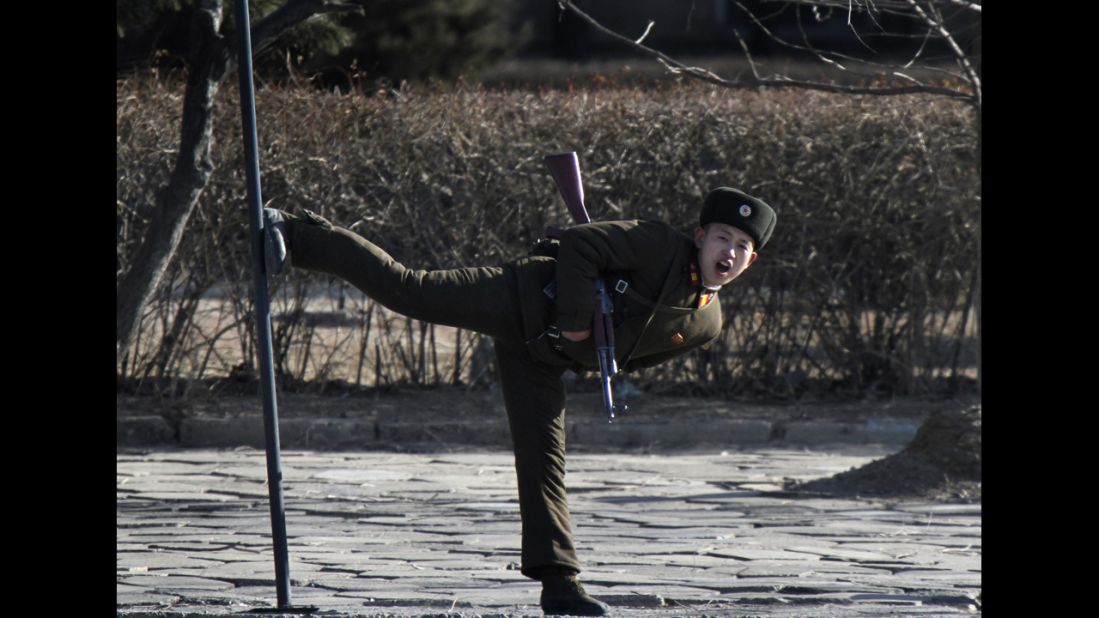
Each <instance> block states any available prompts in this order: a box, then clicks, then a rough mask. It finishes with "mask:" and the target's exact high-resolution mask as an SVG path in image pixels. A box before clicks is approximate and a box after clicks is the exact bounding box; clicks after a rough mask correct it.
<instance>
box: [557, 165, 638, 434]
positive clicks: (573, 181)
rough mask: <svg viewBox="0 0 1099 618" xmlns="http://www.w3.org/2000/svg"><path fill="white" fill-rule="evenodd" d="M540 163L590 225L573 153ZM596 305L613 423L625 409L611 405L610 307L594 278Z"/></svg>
mask: <svg viewBox="0 0 1099 618" xmlns="http://www.w3.org/2000/svg"><path fill="white" fill-rule="evenodd" d="M543 161H545V163H546V167H548V168H549V170H550V174H551V175H552V176H553V181H554V182H555V183H556V184H557V190H558V191H560V193H561V197H563V198H564V199H565V206H566V207H568V209H569V214H571V215H572V218H573V220H574V221H576V223H590V222H591V216H589V215H588V209H587V208H586V207H585V206H584V185H583V184H582V183H581V181H580V160H579V158H577V156H576V153H575V152H564V153H560V154H552V155H547V156H546V157H545V158H544V159H543ZM595 287H596V303H595V315H594V316H593V319H592V336H593V337H594V338H595V354H596V357H597V358H598V360H599V379H600V382H601V383H602V390H603V406H604V407H605V408H606V410H607V421H608V422H612V421H613V420H614V414H615V412H616V411H620V412H625V411H626V406H625V405H622V404H615V403H614V391H613V389H612V388H611V378H613V377H614V375H615V374H616V373H618V363H617V362H616V361H615V358H614V321H613V319H612V316H613V314H614V305H613V304H612V302H611V296H610V294H609V293H607V284H606V283H605V282H604V281H603V278H602V277H600V276H597V277H596V279H595Z"/></svg>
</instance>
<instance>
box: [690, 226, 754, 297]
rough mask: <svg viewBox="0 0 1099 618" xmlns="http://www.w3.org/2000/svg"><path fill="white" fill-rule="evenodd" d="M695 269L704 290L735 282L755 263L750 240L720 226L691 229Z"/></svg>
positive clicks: (726, 227)
mask: <svg viewBox="0 0 1099 618" xmlns="http://www.w3.org/2000/svg"><path fill="white" fill-rule="evenodd" d="M695 246H696V247H698V268H699V270H701V271H702V282H703V283H704V284H705V285H706V286H707V287H720V286H723V285H725V284H726V283H729V282H730V281H732V280H733V279H736V278H737V277H739V276H740V275H741V273H743V272H744V271H745V270H747V269H748V267H749V266H751V265H752V262H754V261H756V258H757V257H759V255H758V254H757V253H756V252H755V251H754V249H755V245H754V243H753V242H752V237H751V236H749V235H748V234H747V233H746V232H744V231H742V230H740V229H739V228H735V227H733V226H731V225H726V224H724V223H711V224H709V225H707V226H706V228H705V229H703V228H696V229H695Z"/></svg>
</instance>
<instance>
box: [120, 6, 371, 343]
mask: <svg viewBox="0 0 1099 618" xmlns="http://www.w3.org/2000/svg"><path fill="white" fill-rule="evenodd" d="M347 11H358V12H361V7H357V6H354V5H347V4H343V3H341V2H336V1H333V0H289V1H288V2H287V3H286V4H284V5H282V6H281V7H279V8H278V9H277V10H275V11H273V12H272V13H271V14H270V15H268V16H267V17H265V18H264V19H262V20H261V21H259V22H257V23H256V24H254V25H253V27H252V35H253V36H252V49H253V51H254V53H259V52H260V51H262V50H263V49H264V48H265V47H267V46H268V45H269V44H271V43H272V42H273V41H274V40H275V39H276V38H277V37H278V36H279V35H280V34H282V33H283V32H285V31H287V30H289V29H290V28H292V27H294V26H296V25H297V24H299V23H301V22H303V21H305V20H306V19H308V18H310V17H312V16H314V15H317V14H321V13H333V12H347ZM221 22H222V0H200V1H199V2H198V6H197V8H196V9H195V16H194V21H193V23H192V28H193V32H192V41H193V42H194V43H193V44H194V47H193V48H192V51H191V58H190V69H189V74H188V78H187V88H186V90H185V91H184V94H183V119H182V123H181V124H182V127H181V130H180V141H179V156H178V157H177V158H176V164H175V168H174V169H173V170H172V175H171V177H170V178H169V180H168V184H167V185H166V186H165V187H164V188H163V189H161V190H160V192H159V194H158V197H157V208H156V209H155V211H154V212H153V216H152V220H151V221H150V222H149V230H148V232H147V233H146V236H145V239H144V241H143V242H142V243H141V246H140V247H139V248H138V250H137V254H136V255H135V256H134V259H133V266H132V267H131V269H130V271H129V272H128V273H126V275H125V276H124V277H123V279H122V281H121V283H119V285H118V289H117V290H115V358H116V360H119V361H120V360H121V359H122V358H124V357H125V356H126V351H127V350H128V349H129V347H130V343H131V342H132V341H133V339H134V335H135V334H136V332H137V328H138V324H139V322H140V321H141V313H142V311H143V309H144V307H145V305H146V303H148V301H149V299H150V298H151V297H152V295H153V292H154V291H156V288H157V286H158V285H159V284H160V279H161V277H162V276H163V275H164V271H165V270H166V269H167V268H168V262H170V261H171V259H172V256H173V255H174V254H175V251H176V248H177V247H178V246H179V241H180V239H181V238H183V230H184V229H185V228H186V227H187V220H188V219H189V218H190V216H191V212H192V211H193V210H194V208H195V204H197V203H198V199H199V196H201V195H202V190H203V189H204V188H206V183H207V182H208V181H209V179H210V174H211V172H212V171H213V163H212V159H211V156H210V152H211V148H212V146H213V123H214V108H213V106H214V96H215V95H216V94H217V91H218V87H219V86H220V85H221V80H222V79H224V77H225V75H226V73H227V72H228V70H229V68H230V67H231V66H234V65H235V64H236V54H235V52H234V50H233V47H232V46H231V45H229V44H228V43H227V42H226V40H225V37H223V36H222V35H221V34H220V33H219V30H220V28H221Z"/></svg>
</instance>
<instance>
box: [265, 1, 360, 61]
mask: <svg viewBox="0 0 1099 618" xmlns="http://www.w3.org/2000/svg"><path fill="white" fill-rule="evenodd" d="M354 12H358V13H362V12H363V8H362V7H361V6H359V5H356V4H348V3H345V2H336V1H335V0H290V1H289V2H287V3H286V4H284V5H282V6H280V7H279V8H277V9H275V11H274V12H272V13H271V14H270V15H268V16H266V17H264V18H263V19H261V20H259V21H258V22H256V24H255V25H254V26H253V27H252V51H253V53H259V52H260V51H263V49H265V48H266V47H267V46H269V45H270V44H271V43H273V42H274V41H275V39H277V38H278V37H279V36H280V35H281V34H282V33H284V32H286V31H287V30H289V29H290V28H293V27H294V26H296V25H298V24H299V23H301V22H303V21H305V20H307V19H309V18H311V17H314V16H316V15H322V14H324V13H354Z"/></svg>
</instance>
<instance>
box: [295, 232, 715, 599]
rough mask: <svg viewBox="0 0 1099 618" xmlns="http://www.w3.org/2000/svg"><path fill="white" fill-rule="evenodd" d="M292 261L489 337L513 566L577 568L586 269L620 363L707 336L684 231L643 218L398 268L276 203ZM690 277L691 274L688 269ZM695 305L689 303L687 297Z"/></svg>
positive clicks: (711, 325)
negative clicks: (283, 214) (608, 304)
mask: <svg viewBox="0 0 1099 618" xmlns="http://www.w3.org/2000/svg"><path fill="white" fill-rule="evenodd" d="M287 232H288V233H287V237H288V241H289V242H288V244H289V255H290V261H291V264H292V265H293V266H295V267H298V268H305V269H310V270H316V271H321V272H325V273H329V274H332V275H335V276H338V277H340V278H342V279H344V280H346V281H348V282H349V283H351V284H353V285H355V286H356V287H358V288H359V289H360V290H362V291H363V292H365V293H366V294H367V295H368V296H369V297H371V298H372V299H374V300H375V301H377V302H379V303H381V304H382V305H384V306H386V307H388V308H389V309H391V310H393V311H396V312H398V313H401V314H403V315H407V316H409V317H413V318H416V319H419V320H423V321H427V322H434V323H438V324H444V325H450V326H456V327H460V328H465V329H469V330H473V331H476V332H480V333H484V334H486V335H488V336H490V337H492V339H493V341H494V347H495V352H496V357H497V361H498V364H497V370H498V372H499V377H500V383H501V386H502V390H503V395H504V403H505V406H506V409H507V415H508V423H509V427H510V430H511V436H512V441H513V445H514V450H515V465H516V472H517V475H518V486H519V504H520V512H521V516H522V526H523V530H522V567H521V568H522V572H523V573H524V574H525V575H527V576H528V577H531V578H533V579H542V578H543V576H545V575H548V574H555V575H560V574H569V573H577V572H579V571H580V563H579V561H578V560H577V557H576V552H575V549H574V546H573V540H572V532H571V527H572V524H571V519H570V515H569V508H568V500H567V496H566V490H565V388H564V383H563V382H562V379H561V377H562V375H563V374H564V372H565V371H566V370H567V369H569V368H573V369H580V368H587V369H598V363H597V361H596V356H595V344H594V342H593V338H592V337H589V338H587V339H586V340H584V341H580V342H573V341H569V340H568V339H566V338H564V337H562V336H560V334H559V333H560V331H582V330H586V329H588V328H590V326H591V320H592V314H593V312H594V308H595V283H594V282H595V279H596V277H600V276H602V277H604V278H605V280H606V282H607V289H608V290H613V292H612V293H613V295H614V296H615V307H616V309H615V324H616V327H615V339H616V342H615V346H616V347H615V353H616V356H617V360H618V362H619V365H620V366H621V367H623V368H624V369H626V370H629V369H633V368H638V367H647V366H651V365H655V364H657V363H659V362H661V361H664V360H667V359H669V358H672V357H674V356H677V355H680V354H683V353H684V352H687V351H688V350H691V349H693V348H695V347H698V346H700V345H703V344H705V343H707V342H710V341H712V340H714V339H715V338H716V337H717V336H718V334H719V333H720V330H721V308H720V305H719V302H718V301H717V299H716V298H708V297H703V298H702V300H701V302H700V295H699V292H700V290H699V287H698V285H696V281H694V280H692V270H693V268H694V267H693V266H692V261H693V260H694V259H695V254H696V252H697V250H696V247H695V244H694V241H693V240H692V239H691V238H689V237H688V236H686V235H684V234H683V233H681V232H678V231H676V230H675V229H673V228H671V227H670V226H668V225H666V224H664V223H659V222H654V221H611V222H600V223H589V224H585V225H578V226H576V227H572V228H569V229H567V230H565V231H564V233H563V234H562V236H561V238H560V245H559V249H558V252H557V256H556V257H555V258H554V257H550V256H537V255H535V256H527V257H524V258H521V259H518V260H515V261H513V262H510V263H507V264H505V265H503V266H496V267H479V268H460V269H453V270H434V271H424V270H411V269H408V268H406V267H405V266H403V265H402V264H400V263H398V262H397V261H396V260H394V259H393V258H392V257H391V256H389V255H388V254H387V253H386V252H385V251H383V250H382V249H380V248H379V247H377V246H376V245H374V244H373V243H371V242H370V241H368V240H366V239H364V238H362V237H361V236H359V235H357V234H355V233H354V232H351V231H350V230H347V229H344V228H340V227H337V226H334V225H332V224H331V223H329V222H328V221H326V220H324V219H322V218H321V217H319V216H316V215H314V214H312V213H308V212H307V214H306V215H305V216H304V217H294V216H291V215H287ZM694 279H697V277H694ZM700 304H701V306H699V305H700Z"/></svg>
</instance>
